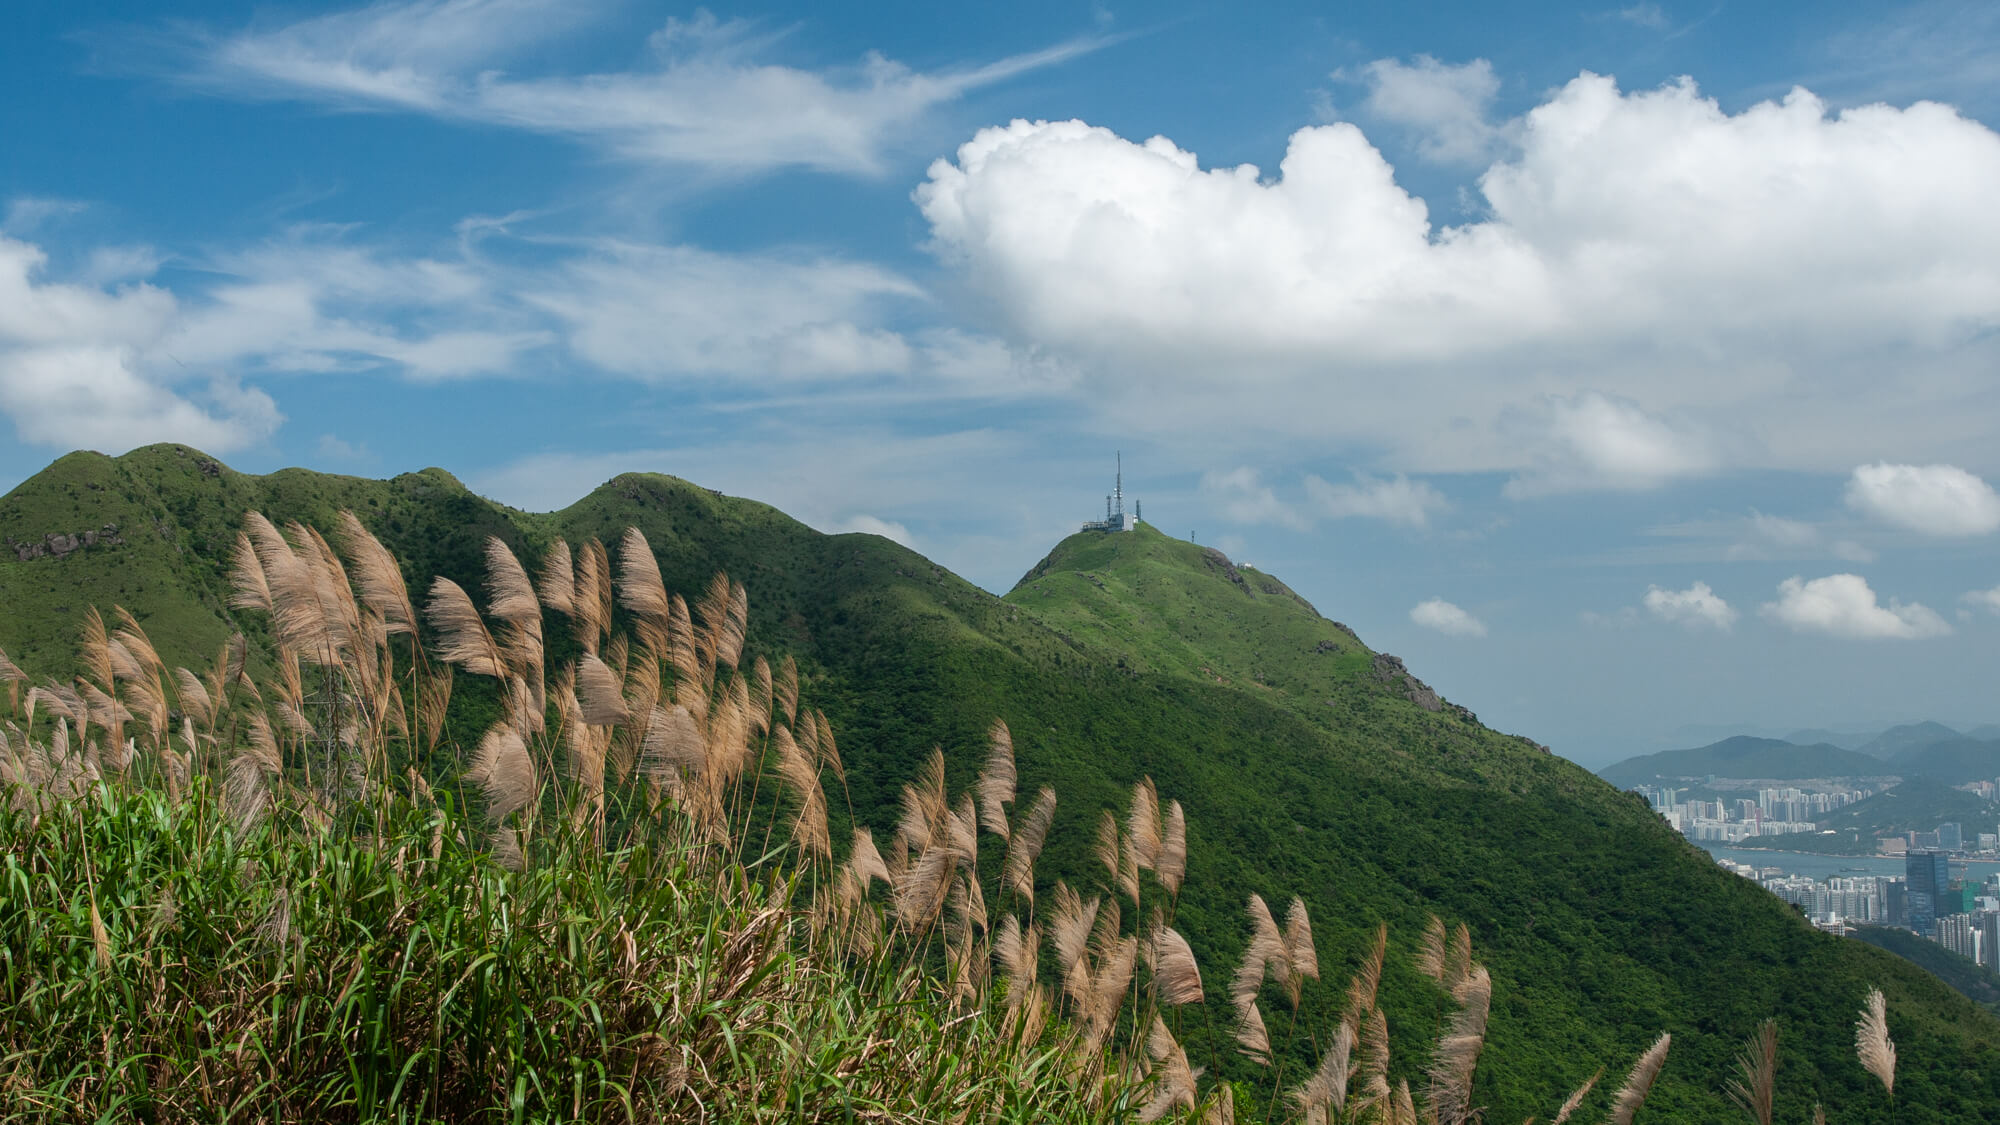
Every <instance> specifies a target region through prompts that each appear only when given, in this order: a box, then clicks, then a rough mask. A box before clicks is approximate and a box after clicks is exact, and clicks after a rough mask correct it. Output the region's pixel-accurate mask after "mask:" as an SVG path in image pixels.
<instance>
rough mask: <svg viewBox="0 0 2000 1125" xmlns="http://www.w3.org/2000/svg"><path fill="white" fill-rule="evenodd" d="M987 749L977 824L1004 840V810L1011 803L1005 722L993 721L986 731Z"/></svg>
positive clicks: (1010, 739)
mask: <svg viewBox="0 0 2000 1125" xmlns="http://www.w3.org/2000/svg"><path fill="white" fill-rule="evenodd" d="M987 741H988V742H989V743H990V747H991V748H990V749H989V750H988V751H987V754H986V767H985V768H984V769H982V770H980V771H979V780H978V783H977V786H976V788H977V789H978V790H979V823H980V824H981V825H982V826H983V827H984V828H986V830H987V831H989V832H992V833H993V834H994V835H997V836H999V837H1000V838H1001V839H1003V840H1004V839H1006V838H1007V835H1008V829H1009V825H1008V823H1007V808H1006V806H1008V805H1011V804H1013V803H1014V787H1015V784H1016V779H1015V776H1014V734H1013V732H1012V731H1010V730H1008V729H1007V723H1006V720H1004V719H995V720H993V726H992V727H991V728H990V729H989V730H988V731H987Z"/></svg>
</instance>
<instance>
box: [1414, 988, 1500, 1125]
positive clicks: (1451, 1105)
mask: <svg viewBox="0 0 2000 1125" xmlns="http://www.w3.org/2000/svg"><path fill="white" fill-rule="evenodd" d="M1452 999H1453V1000H1455V1001H1456V1002H1457V1003H1458V1011H1456V1012H1454V1013H1453V1014H1452V1018H1451V1024H1450V1026H1449V1027H1448V1028H1447V1029H1446V1031H1445V1034H1444V1036H1443V1037H1442V1038H1440V1039H1439V1040H1438V1043H1437V1047H1436V1048H1435V1049H1434V1050H1433V1051H1432V1052H1431V1064H1430V1066H1429V1068H1428V1074H1429V1078H1430V1093H1429V1096H1428V1097H1427V1098H1426V1104H1427V1105H1428V1106H1429V1109H1430V1112H1431V1113H1432V1114H1434V1115H1435V1116H1436V1117H1437V1121H1438V1125H1461V1123H1462V1122H1465V1121H1467V1120H1469V1119H1470V1118H1471V1117H1472V1075H1473V1071H1474V1070H1476V1069H1477V1068H1478V1066H1479V1053H1480V1051H1481V1050H1482V1049H1483V1048H1484V1047H1485V1045H1486V1018H1487V1014H1488V1012H1489V1011H1490V1010H1491V1006H1492V1001H1493V978H1492V977H1491V976H1489V975H1488V974H1487V972H1486V968H1485V966H1483V965H1482V966H1474V967H1473V969H1472V971H1471V972H1470V973H1468V974H1466V977H1465V979H1464V980H1463V981H1461V982H1460V983H1459V986H1458V987H1457V988H1455V989H1453V990H1452Z"/></svg>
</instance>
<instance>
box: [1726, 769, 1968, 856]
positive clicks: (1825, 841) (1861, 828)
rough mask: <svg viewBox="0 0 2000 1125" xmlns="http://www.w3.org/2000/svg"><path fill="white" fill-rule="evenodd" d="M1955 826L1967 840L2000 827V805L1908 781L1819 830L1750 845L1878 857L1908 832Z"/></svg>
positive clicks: (1829, 819)
mask: <svg viewBox="0 0 2000 1125" xmlns="http://www.w3.org/2000/svg"><path fill="white" fill-rule="evenodd" d="M1947 821H1949V822H1955V823H1957V824H1958V825H1959V826H1960V828H1961V829H1962V830H1963V831H1964V832H1965V835H1966V837H1967V839H1971V838H1972V837H1974V836H1976V835H1978V834H1979V833H1981V832H1990V831H1992V830H1993V826H1994V825H1995V824H2000V802H1996V801H1989V800H1987V799H1986V798H1984V797H1981V796H1979V795H1978V794H1976V793H1967V792H1966V791H1965V790H1963V789H1954V788H1952V787H1951V786H1950V785H1949V784H1947V783H1945V782H1942V781H1939V780H1937V779H1936V778H1930V777H1906V778H1904V779H1903V780H1902V781H1900V782H1898V783H1897V784H1896V786H1895V787H1894V788H1892V789H1889V790H1888V791H1886V792H1882V793H1877V794H1875V795H1874V796H1873V797H1869V798H1868V799H1866V800H1862V801H1856V802H1854V803H1853V804H1851V805H1848V806H1847V807H1846V808H1843V809H1836V810H1835V811H1833V812H1830V813H1827V814H1826V815H1825V816H1823V817H1822V818H1820V819H1819V820H1816V821H1814V823H1815V824H1817V825H1819V830H1818V831H1816V832H1811V833H1800V834H1797V835H1783V836H1768V837H1760V838H1758V839H1757V840H1753V841H1746V842H1745V846H1749V847H1757V846H1763V847H1769V848H1777V849H1779V850H1781V851H1810V852H1821V853H1824V854H1827V855H1873V854H1875V853H1876V852H1877V851H1879V850H1880V848H1879V846H1878V844H1877V841H1879V840H1880V839H1882V838H1883V837H1885V836H1899V835H1901V834H1903V833H1905V832H1931V831H1935V830H1936V829H1937V826H1938V825H1940V824H1943V823H1945V822H1947Z"/></svg>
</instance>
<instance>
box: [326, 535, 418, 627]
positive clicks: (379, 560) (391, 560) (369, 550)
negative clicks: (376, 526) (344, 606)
mask: <svg viewBox="0 0 2000 1125" xmlns="http://www.w3.org/2000/svg"><path fill="white" fill-rule="evenodd" d="M338 519H339V523H340V543H341V546H343V547H345V548H347V558H348V561H349V562H350V563H351V564H352V565H353V570H354V580H355V583H356V585H358V586H359V587H360V590H361V601H362V604H364V605H366V606H367V607H368V608H370V609H372V610H374V611H375V613H376V615H377V616H379V617H381V619H382V624H383V625H384V626H385V627H386V628H387V630H388V632H389V633H390V634H391V635H394V634H397V633H415V632H416V631H417V611H416V608H415V607H414V606H413V605H412V604H411V602H410V590H409V587H408V586H407V585H405V584H404V582H403V568H402V567H400V566H398V565H397V564H396V557H395V556H394V555H391V554H390V553H389V549H388V548H387V547H384V546H383V545H382V541H381V540H380V539H377V538H375V536H373V535H372V534H370V533H369V531H368V529H367V528H366V527H363V526H362V524H361V520H360V518H359V517H357V516H356V515H355V514H354V513H353V512H351V511H348V510H347V509H345V508H343V509H341V512H340V515H339V517H338Z"/></svg>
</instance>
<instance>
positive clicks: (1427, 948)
mask: <svg viewBox="0 0 2000 1125" xmlns="http://www.w3.org/2000/svg"><path fill="white" fill-rule="evenodd" d="M1450 942H1451V938H1450V936H1449V934H1448V933H1447V932H1446V930H1445V925H1444V920H1443V919H1441V918H1439V917H1438V916H1437V915H1435V914H1427V915H1425V916H1424V937H1423V941H1422V943H1421V944H1419V945H1418V946H1417V971H1418V972H1420V973H1422V974H1424V975H1425V976H1427V977H1429V978H1431V979H1432V980H1434V981H1436V982H1438V983H1439V984H1443V983H1444V973H1445V959H1446V957H1447V956H1448V954H1447V952H1446V946H1448V945H1449V944H1450Z"/></svg>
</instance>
